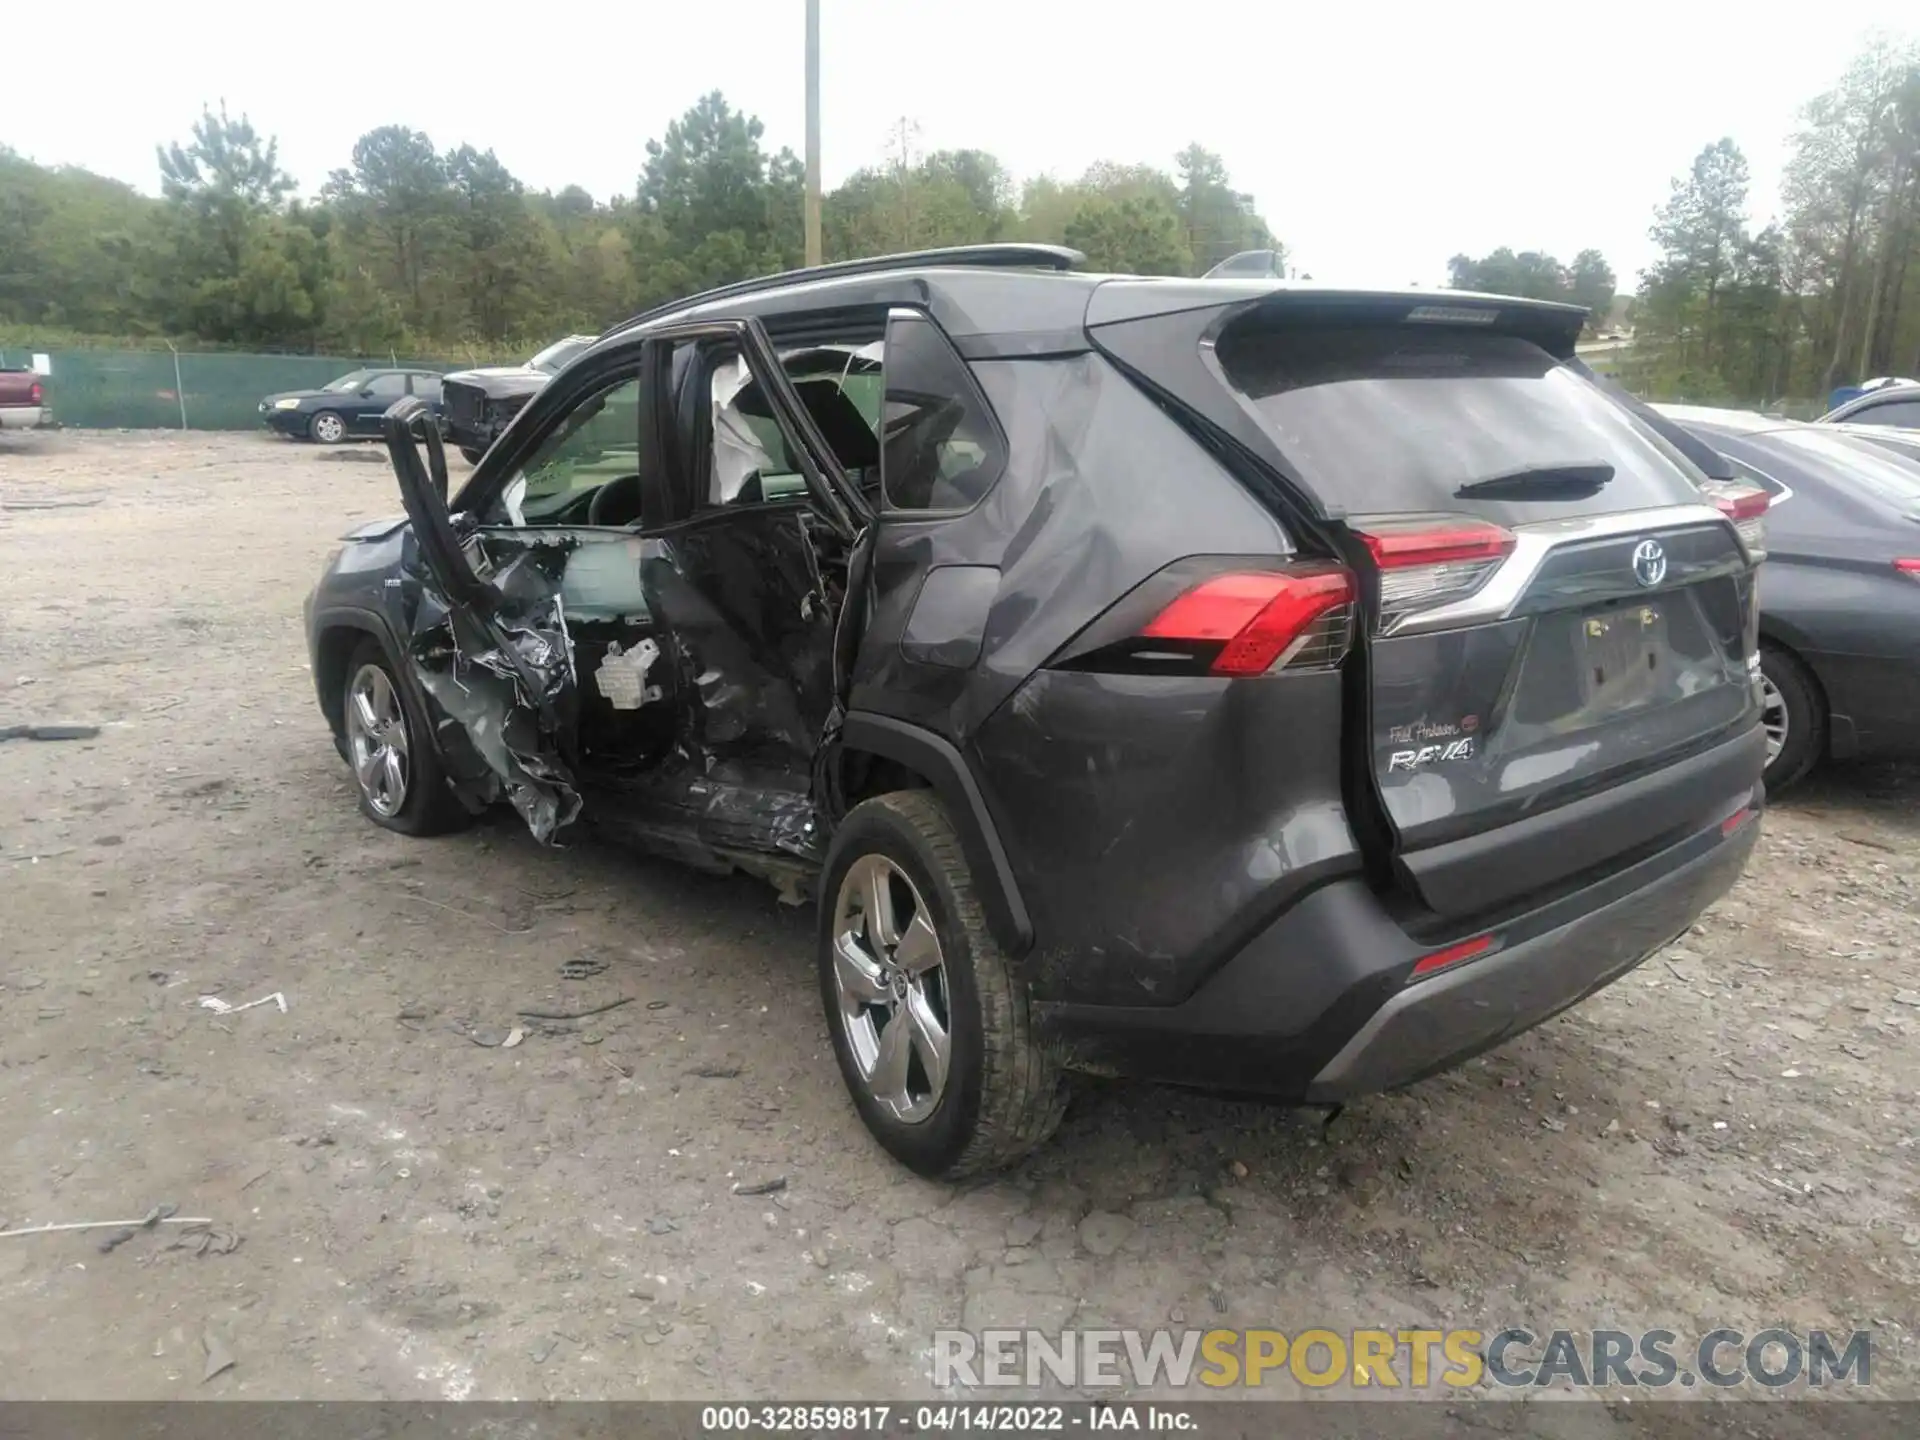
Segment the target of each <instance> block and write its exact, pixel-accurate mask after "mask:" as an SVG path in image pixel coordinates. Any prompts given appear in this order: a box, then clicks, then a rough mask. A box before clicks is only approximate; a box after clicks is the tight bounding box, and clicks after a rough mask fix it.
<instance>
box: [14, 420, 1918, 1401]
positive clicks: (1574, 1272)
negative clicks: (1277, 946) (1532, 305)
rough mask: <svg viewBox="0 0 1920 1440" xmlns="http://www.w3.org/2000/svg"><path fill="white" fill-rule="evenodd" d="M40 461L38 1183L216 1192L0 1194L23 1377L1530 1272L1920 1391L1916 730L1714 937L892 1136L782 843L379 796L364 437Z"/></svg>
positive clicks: (693, 1375) (580, 1348)
mask: <svg viewBox="0 0 1920 1440" xmlns="http://www.w3.org/2000/svg"><path fill="white" fill-rule="evenodd" d="M52 502H59V503H58V504H54V503H52ZM0 504H4V506H5V507H6V508H5V509H4V510H0V554H4V555H5V557H6V563H5V564H4V566H0V723H4V722H11V721H41V720H45V721H52V720H79V721H89V722H94V723H98V724H100V725H101V726H102V727H103V728H102V730H101V733H100V734H99V735H98V737H97V738H94V739H89V740H78V741H66V742H57V743H56V742H50V741H31V740H16V741H13V742H10V743H6V744H3V745H0V851H3V852H4V854H3V855H0V1229H4V1228H8V1227H16V1226H24V1225H30V1224H40V1223H46V1222H61V1221H83V1220H102V1219H117V1218H122V1217H135V1216H142V1215H144V1214H146V1213H147V1212H148V1211H149V1209H150V1208H151V1207H153V1206H155V1205H157V1204H163V1203H164V1204H170V1205H175V1206H178V1207H179V1210H178V1214H179V1215H180V1216H183V1217H186V1216H204V1217H209V1218H211V1219H212V1220H214V1221H215V1222H216V1228H215V1229H214V1231H213V1232H212V1238H211V1242H210V1243H207V1244H206V1245H205V1247H204V1253H202V1242H203V1240H205V1239H206V1236H205V1235H204V1234H196V1233H190V1232H185V1231H183V1230H181V1229H180V1228H178V1227H171V1228H162V1229H160V1230H157V1231H151V1232H143V1233H140V1234H137V1235H135V1236H133V1237H132V1238H131V1239H128V1240H126V1242H125V1243H123V1244H120V1245H118V1246H117V1247H116V1248H114V1249H112V1250H111V1251H110V1252H104V1253H103V1251H102V1249H101V1243H100V1242H101V1239H102V1233H101V1232H88V1233H81V1234H50V1235H37V1236H29V1237H20V1238H12V1239H0V1313H4V1314H6V1315H8V1316H10V1317H14V1321H15V1322H16V1323H9V1324H6V1325H4V1326H0V1396H4V1397H7V1398H28V1397H63V1396H80V1395H89V1396H95V1397H99V1398H132V1397H169V1396H210V1395H221V1396H249V1397H257V1398H269V1397H307V1398H362V1397H365V1398H371V1397H385V1398H409V1397H434V1398H439V1397H444V1398H465V1397H475V1398H506V1397H521V1398H541V1397H555V1398H601V1397H621V1398H664V1397H674V1398H688V1399H694V1398H705V1397H723V1396H733V1397H740V1396H742V1395H748V1394H751V1395H760V1396H766V1395H776V1394H777V1395H781V1396H784V1397H789V1398H799V1397H842V1398H844V1397H851V1396H868V1397H900V1396H913V1395H919V1394H924V1393H927V1391H928V1388H929V1387H928V1375H927V1354H928V1347H929V1344H930V1332H931V1331H932V1330H933V1329H934V1328H935V1327H936V1326H951V1325H965V1326H968V1327H974V1328H978V1327H982V1326H988V1325H994V1324H1019V1325H1033V1326H1040V1327H1051V1326H1060V1325H1067V1324H1072V1325H1075V1326H1079V1327H1083V1328H1091V1327H1097V1326H1142V1327H1147V1326H1158V1325H1169V1324H1171V1325H1175V1326H1184V1325H1189V1324H1191V1325H1201V1326H1213V1325H1223V1326H1269V1325H1270V1326H1277V1327H1279V1328H1282V1329H1287V1330H1292V1331H1298V1330H1299V1329H1302V1328H1305V1327H1307V1326H1310V1325H1318V1326H1324V1327H1327V1328H1331V1329H1334V1330H1343V1329H1348V1328H1351V1327H1359V1326H1387V1327H1395V1326H1399V1327H1405V1326H1416V1325H1432V1326H1447V1325H1471V1326H1479V1327H1482V1328H1485V1329H1487V1330H1489V1331H1492V1330H1495V1329H1498V1328H1500V1327H1501V1326H1503V1325H1506V1324H1512V1323H1519V1324H1525V1325H1528V1326H1529V1327H1530V1328H1533V1329H1535V1330H1536V1331H1544V1330H1547V1329H1551V1328H1553V1327H1555V1326H1566V1327H1570V1328H1574V1329H1580V1330H1585V1329H1588V1328H1591V1327H1596V1326H1615V1327H1618V1328H1623V1329H1629V1330H1638V1329H1642V1328H1646V1327H1663V1328H1667V1329H1671V1330H1675V1331H1679V1332H1683V1333H1685V1332H1696V1333H1697V1332H1704V1331H1706V1330H1709V1329H1712V1328H1714V1327H1716V1326H1723V1325H1724V1326H1731V1327H1734V1328H1737V1329H1741V1330H1744V1331H1747V1332H1749V1333H1751V1332H1753V1331H1757V1330H1759V1329H1762V1328H1764V1327H1766V1326H1769V1325H1774V1324H1786V1325H1789V1326H1794V1327H1798V1328H1802V1329H1806V1328H1822V1327H1824V1328H1826V1329H1829V1330H1839V1331H1845V1330H1848V1329H1851V1328H1853V1327H1856V1326H1860V1327H1868V1328H1871V1329H1873V1330H1874V1331H1875V1336H1876V1341H1875V1343H1876V1353H1875V1369H1874V1382H1875V1384H1874V1389H1875V1390H1876V1391H1877V1392H1878V1393H1880V1394H1882V1395H1899V1396H1908V1397H1911V1396H1914V1395H1915V1394H1916V1393H1920V1386H1916V1385H1915V1383H1914V1378H1913V1377H1914V1375H1915V1367H1914V1366H1913V1364H1912V1360H1913V1356H1914V1350H1913V1336H1912V1333H1911V1330H1910V1328H1909V1327H1910V1326H1911V1325H1912V1324H1913V1323H1914V1322H1915V1317H1916V1314H1917V1313H1920V1312H1917V1310H1916V1305H1915V1299H1916V1293H1917V1287H1920V1200H1917V1199H1916V1187H1915V1183H1914V1180H1915V1166H1916V1160H1917V1159H1920V1151H1917V1150H1916V1149H1915V1144H1916V1137H1917V1136H1920V1121H1916V1118H1915V1115H1916V1107H1915V1103H1914V1102H1915V1099H1916V1095H1915V1090H1916V1086H1917V1085H1920V959H1916V946H1915V943H1914V942H1915V940H1916V914H1917V913H1920V866H1917V865H1916V856H1917V855H1920V847H1917V845H1916V841H1917V840H1920V807H1916V804H1915V801H1916V798H1920V774H1916V773H1915V772H1913V771H1911V770H1901V769H1897V768H1865V767H1860V768H1851V769H1845V770H1839V771H1835V772H1833V773H1831V774H1828V775H1826V776H1824V777H1818V778H1816V779H1815V780H1814V781H1813V782H1811V783H1809V784H1808V785H1806V786H1805V787H1803V788H1802V789H1801V790H1799V791H1797V792H1795V793H1794V794H1792V795H1791V796H1789V797H1788V798H1787V799H1786V800H1785V801H1784V802H1783V803H1782V804H1781V805H1779V806H1777V807H1776V808H1774V809H1773V810H1772V811H1771V812H1770V813H1769V815H1768V816H1767V818H1766V821H1765V831H1764V835H1763V838H1762V840H1761V842H1760V848H1759V852H1758V855H1757V858H1756V859H1755V861H1754V863H1753V866H1752V868H1751V870H1750V872H1749V874H1748V876H1747V878H1746V879H1745V880H1744V881H1743V882H1742V884H1741V885H1740V886H1739V888H1738V889H1737V890H1736V891H1735V892H1734V894H1733V895H1732V896H1730V897H1729V898H1728V899H1727V900H1726V901H1724V902H1723V903H1721V904H1720V905H1719V906H1718V907H1716V909H1715V910H1714V911H1713V912H1712V913H1711V914H1710V915H1709V916H1708V917H1707V918H1706V920H1705V922H1704V923H1703V924H1702V925H1701V926H1699V927H1698V928H1697V929H1696V931H1695V932H1694V933H1693V934H1691V935H1689V936H1687V937H1686V938H1685V940H1684V941H1683V943H1682V945H1681V946H1680V947H1679V948H1676V949H1674V950H1672V951H1670V952H1668V953H1667V954H1666V955H1665V956H1664V957H1662V958H1659V959H1656V960H1654V961H1652V962H1650V963H1649V964H1648V965H1647V966H1645V967H1644V968H1643V969H1642V970H1641V971H1639V972H1638V973H1636V974H1634V975H1633V976H1630V977H1629V978H1628V979H1626V980H1625V981H1623V982H1622V983H1620V984H1619V985H1617V986H1615V987H1614V988H1613V989H1611V990H1610V991H1607V992H1605V993H1603V994H1602V995H1600V996H1598V997H1596V998H1595V999H1594V1000H1592V1001H1590V1002H1589V1003H1587V1004H1585V1005H1583V1006H1581V1007H1580V1008H1579V1009H1578V1010H1576V1011H1575V1012H1573V1013H1571V1014H1569V1015H1567V1016H1565V1017H1563V1018H1561V1019H1559V1020H1557V1021H1555V1022H1553V1023H1550V1024H1548V1025H1547V1026H1545V1027H1543V1028H1542V1029H1540V1030H1538V1031H1536V1032H1534V1033H1533V1034H1530V1035H1528V1036H1526V1037H1524V1038H1522V1039H1521V1040H1519V1041H1517V1042H1515V1043H1513V1044H1511V1045H1508V1046H1506V1047H1505V1048H1503V1049H1501V1050H1499V1051H1498V1052H1496V1053H1494V1054H1493V1055H1491V1056H1488V1057H1486V1058H1484V1059H1483V1060H1481V1061H1479V1062H1476V1063H1475V1064H1473V1065H1471V1066H1469V1067H1467V1068H1466V1069H1465V1070H1463V1071H1461V1072H1459V1073H1457V1074H1454V1075H1450V1076H1447V1077H1444V1078H1441V1079H1439V1080H1435V1081H1431V1082H1428V1083H1426V1084H1423V1085H1421V1086H1419V1087H1418V1088H1416V1089H1415V1090H1413V1091H1411V1092H1409V1093H1407V1094H1404V1095H1399V1096H1393V1097H1385V1098H1380V1099H1375V1100H1371V1101H1368V1102H1366V1103H1364V1104H1361V1105H1358V1106H1356V1107H1353V1108H1352V1109H1350V1110H1349V1111H1348V1112H1347V1113H1346V1114H1345V1115H1343V1116H1342V1117H1341V1118H1340V1119H1339V1120H1338V1121H1337V1122H1336V1123H1335V1124H1334V1125H1333V1126H1331V1127H1330V1129H1329V1130H1328V1131H1327V1132H1326V1133H1325V1134H1324V1135H1323V1133H1322V1130H1321V1127H1320V1125H1319V1123H1318V1121H1317V1119H1312V1118H1304V1117H1301V1116H1299V1115H1296V1114H1293V1113H1291V1112H1287V1111H1283V1110H1278V1109H1272V1108H1264V1107H1258V1106H1252V1105H1246V1104H1239V1103H1233V1102H1228V1101H1218V1100H1212V1099H1206V1098H1196V1097H1192V1096H1188V1095H1183V1094H1178V1093H1172V1092H1168V1091H1163V1090H1155V1089H1149V1088H1145V1087H1138V1086H1128V1085H1104V1086H1098V1087H1092V1088H1089V1089H1088V1090H1087V1091H1086V1093H1084V1094H1083V1095H1081V1096H1080V1097H1079V1098H1078V1099H1077V1100H1076V1103H1075V1105H1074V1108H1073V1110H1072V1111H1071V1113H1070V1114H1069V1117H1068V1119H1067V1122H1066V1124H1065V1126H1064V1128H1063V1129H1062V1131H1061V1133H1060V1135H1059V1137H1058V1139H1057V1140H1056V1141H1055V1143H1054V1144H1053V1145H1052V1146H1051V1147H1050V1148H1049V1149H1048V1150H1047V1151H1046V1152H1045V1153H1044V1154H1042V1155H1041V1156H1039V1157H1037V1158H1035V1159H1034V1160H1032V1161H1031V1162H1029V1163H1028V1164H1027V1165H1026V1166H1024V1167H1023V1168H1021V1169H1020V1170H1018V1171H1016V1172H1014V1173H1012V1174H1010V1175H1007V1176H1004V1177H1001V1178H998V1179H995V1180H991V1181H987V1182H982V1183H976V1184H970V1185H967V1186H964V1187H961V1188H958V1189H955V1188H949V1187H945V1186H939V1185H933V1184H928V1183H926V1182H923V1181H921V1180H918V1179H916V1178H914V1177H912V1176H910V1175H908V1174H906V1173H905V1172H903V1171H902V1170H900V1169H899V1168H898V1167H896V1166H894V1165H893V1164H891V1163H890V1162H889V1161H887V1160H886V1159H885V1158H884V1157H883V1156H882V1155H881V1153H880V1152H879V1151H878V1150H877V1149H876V1148H875V1147H874V1146H873V1145H872V1144H870V1143H869V1141H868V1140H867V1138H866V1136H865V1133H864V1131H863V1130H862V1129H861V1128H860V1125H859V1122H858V1120H857V1118H856V1117H855V1115H854V1112H853V1110H852V1108H851V1106H850V1105H849V1103H848V1102H847V1100H846V1099H845V1097H844V1095H843V1093H842V1089H841V1084H840V1079H839V1076H838V1073H837V1072H836V1070H835V1068H834V1065H833V1060H832V1056H831V1053H830V1050H829V1047H828V1043H827V1037H826V1032H825V1027H824V1021H823V1019H822V1016H821V1014H820V1009H819V1004H818V1001H817V998H816V992H815V988H814V982H813V971H812V965H811V960H810V957H809V953H808V951H809V943H808V925H807V920H806V917H805V916H804V915H803V914H802V913H800V912H797V911H794V910H792V909H787V908H783V907H782V906H780V905H779V904H778V903H777V901H776V900H775V898H774V895H773V893H772V892H771V890H769V889H767V888H766V887H765V886H763V885H760V884H758V883H756V882H753V881H749V880H745V879H740V880H716V879H713V878H710V877H703V876H699V875H695V874H691V873H688V872H686V871H683V870H681V869H678V868H676V867H674V866H672V865H669V864H667V863H664V862H655V861H650V860H647V859H644V858H636V857H634V856H630V855H626V854H622V853H616V852H612V851H608V850H605V849H599V848H595V847H593V846H590V845H583V846H581V847H579V848H576V849H572V850H569V851H566V852H564V853H556V852H547V851H542V850H541V849H539V848H538V847H536V846H535V845H533V844H532V843H531V841H530V840H528V839H527V838H526V837H525V835H524V834H523V833H520V832H519V831H518V829H517V827H516V825H515V823H513V822H512V820H511V817H506V818H503V819H501V820H500V821H498V822H496V823H491V824H487V825H483V826H480V827H478V828H476V829H474V830H471V831H469V832H467V833H465V834H462V835H459V836H456V837H452V838H449V839H445V840H439V841H409V840H405V839H402V838H400V837H397V836H393V835H389V834H386V833H384V832H382V831H380V830H377V829H375V828H374V827H373V826H371V825H368V824H367V823H365V822H364V821H363V820H362V819H361V818H360V817H359V815H358V814H357V813H356V812H355V809H354V805H353V798H352V795H351V792H350V790H349V786H348V775H347V771H346V768H345V766H343V765H342V764H341V763H340V761H339V759H338V757H337V756H336V755H335V753H334V751H333V748H332V746H331V745H330V744H329V743H328V741H327V738H326V735H325V733H324V729H323V726H322V722H321V720H320V717H319V714H318V712H317V710H316V707H315V703H314V698H313V693H312V686H311V680H310V677H309V674H308V671H307V667H306V664H305V659H306V655H305V648H304V644H303V641H302V637H301V629H300V600H301V597H302V596H303V595H304V593H305V591H306V589H307V587H308V586H309V584H310V583H311V581H312V579H313V577H314V576H315V574H316V573H317V572H318V569H319V567H320V565H321V563H322V561H323V558H324V556H325V555H326V553H327V552H328V550H329V548H330V547H331V545H332V544H333V537H334V536H336V535H338V534H339V533H340V532H341V531H342V530H344V529H345V528H347V526H348V525H349V523H350V522H353V521H356V520H360V519H367V518H373V517H376V516H380V515H386V514H392V513H395V512H396V511H397V509H398V504H397V498H396V496H395V495H394V491H393V486H392V482H391V479H390V477H389V475H388V473H387V470H386V468H385V466H384V464H383V463H380V456H379V455H378V453H377V452H376V451H373V450H371V449H366V448H362V449H347V450H342V451H332V452H327V451H318V450H314V449H310V448H306V447H301V446H296V445H292V444H285V443H278V442H274V441H271V440H268V439H266V438H264V437H259V436H175V435H164V434H91V435H70V434H41V435H28V436H18V435H8V436H5V437H0ZM567 962H587V963H585V964H578V965H572V966H570V967H569V969H568V971H567V972H566V974H565V975H563V973H562V968H561V967H562V965H563V964H566V963H567ZM589 972H591V973H589ZM569 976H572V977H576V978H568V977H569ZM276 993H278V994H280V995H282V996H284V997H285V1001H286V1009H285V1011H284V1013H282V1011H281V1010H280V1009H279V1008H278V1007H277V1006H275V1005H271V1004H269V1005H265V1006H261V1007H257V1008H254V1009H250V1010H246V1011H243V1012H241V1013H236V1014H226V1015H222V1014H219V1013H215V1012H213V1011H210V1010H208V1009H206V1008H202V1007H201V1006H200V1005H199V1004H198V999H199V997H201V996H203V995H208V994H218V995H220V996H222V997H224V998H225V999H227V1000H228V1001H229V1002H231V1003H234V1004H240V1003H243V1002H246V1001H251V1000H255V999H258V998H260V997H262V996H268V995H273V994H276ZM623 997H625V998H629V1002H630V1003H627V1004H625V1005H624V1006H622V1007H620V1008H618V1009H615V1010H610V1011H607V1012H606V1013H604V1014H602V1015H599V1016H596V1017H594V1018H592V1019H590V1020H584V1021H579V1022H575V1023H559V1024H548V1023H545V1022H529V1023H528V1033H527V1034H526V1036H525V1039H524V1042H523V1043H520V1044H518V1045H516V1046H514V1047H513V1048H506V1047H504V1046H500V1045H497V1044H488V1043H485V1042H490V1041H498V1040H499V1039H501V1038H502V1037H503V1036H504V1035H505V1034H506V1032H507V1031H508V1029H509V1027H511V1026H512V1025H513V1024H514V1023H515V1015H516V1013H517V1012H518V1011H522V1010H544V1011H555V1012H564V1011H572V1010H581V1009H586V1008H589V1007H592V1006H595V1005H600V1004H605V1003H607V1002H609V1001H612V1000H616V999H621V998H623ZM776 1178H784V1179H785V1180H786V1182H787V1183H786V1188H785V1189H784V1190H783V1191H781V1192H779V1193H777V1194H774V1195H771V1196H767V1197H757V1198H746V1197H742V1196H739V1195H736V1194H735V1193H733V1186H734V1185H735V1183H736V1182H742V1183H746V1184H754V1183H758V1182H765V1181H770V1180H773V1179H776ZM183 1237H185V1238H188V1239H190V1240H191V1243H189V1244H185V1245H182V1246H178V1247H176V1246H175V1245H174V1243H173V1242H174V1241H176V1240H177V1239H181V1238H183ZM28 1316H30V1317H32V1319H31V1322H30V1323H18V1322H19V1321H20V1320H21V1317H28ZM209 1332H211V1334H212V1336H213V1338H214V1340H215V1342H216V1343H217V1344H220V1345H224V1346H226V1347H227V1348H228V1351H229V1353H230V1354H231V1356H232V1358H233V1359H234V1361H235V1363H234V1364H233V1365H232V1366H231V1367H230V1368H227V1369H225V1370H224V1371H223V1372H222V1373H220V1374H219V1375H217V1376H215V1377H213V1378H212V1379H210V1380H207V1381H205V1382H204V1383H203V1379H202V1375H203V1370H204V1369H205V1368H206V1366H205V1360H206V1347H207V1336H208V1334H209ZM1281 1393H1286V1392H1285V1391H1284V1390H1283V1391H1282V1392H1281Z"/></svg>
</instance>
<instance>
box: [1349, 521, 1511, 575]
mask: <svg viewBox="0 0 1920 1440" xmlns="http://www.w3.org/2000/svg"><path fill="white" fill-rule="evenodd" d="M1354 528H1355V529H1356V530H1358V531H1359V534H1360V538H1361V539H1362V540H1364V541H1365V542H1366V546H1367V549H1368V550H1370V551H1372V552H1373V563H1374V564H1376V565H1378V566H1379V567H1380V568H1381V569H1382V570H1405V569H1408V568H1409V567H1411V566H1415V565H1443V564H1448V563H1455V562H1459V561H1463V560H1504V559H1505V558H1506V557H1507V556H1508V555H1509V554H1511V553H1512V551H1513V547H1514V543H1515V542H1514V538H1513V532H1512V531H1510V530H1503V529H1501V528H1500V527H1499V526H1498V525H1494V524H1491V523H1489V522H1488V521H1485V520H1455V519H1451V518H1434V519H1429V518H1427V517H1425V516H1410V517H1408V518H1407V519H1404V520H1363V521H1361V522H1360V523H1359V524H1358V525H1356V526H1355V527H1354Z"/></svg>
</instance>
